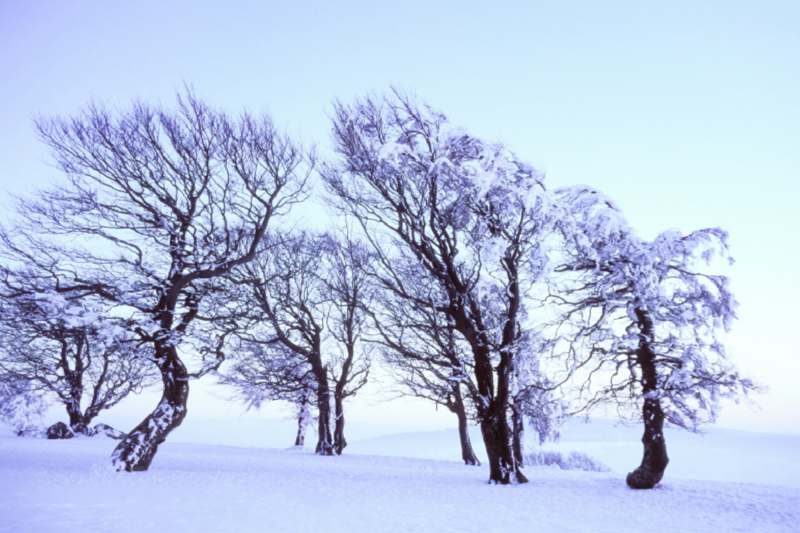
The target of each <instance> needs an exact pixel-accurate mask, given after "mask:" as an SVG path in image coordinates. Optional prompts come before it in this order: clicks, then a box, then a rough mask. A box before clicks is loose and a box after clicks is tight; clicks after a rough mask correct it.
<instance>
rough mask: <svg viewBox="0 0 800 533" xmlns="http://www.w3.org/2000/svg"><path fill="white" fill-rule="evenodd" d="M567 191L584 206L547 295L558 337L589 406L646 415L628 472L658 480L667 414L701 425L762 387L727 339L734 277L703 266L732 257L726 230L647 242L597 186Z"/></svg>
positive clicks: (649, 483) (681, 423)
mask: <svg viewBox="0 0 800 533" xmlns="http://www.w3.org/2000/svg"><path fill="white" fill-rule="evenodd" d="M563 194H565V195H569V196H571V197H572V198H573V199H578V201H583V202H584V203H585V207H586V209H585V210H584V212H583V216H581V217H578V219H577V224H578V228H580V231H574V232H572V233H571V234H570V235H569V238H568V239H567V241H568V242H567V246H566V247H565V249H564V252H565V253H564V261H563V262H562V263H561V264H560V265H559V266H558V267H556V268H555V273H556V274H557V275H559V276H560V277H561V280H560V281H559V282H558V284H557V285H558V286H557V287H555V286H554V291H553V292H552V293H551V295H550V296H549V300H550V302H551V303H553V304H556V305H559V306H560V307H561V309H562V311H563V312H562V313H561V315H560V316H559V319H558V320H557V321H556V322H555V325H556V327H557V328H558V330H559V331H560V332H561V336H560V338H559V339H558V341H557V343H556V345H557V346H561V348H563V349H564V350H565V351H564V353H566V355H567V358H566V360H567V365H568V366H569V367H570V372H569V373H570V374H571V375H572V377H573V379H574V380H576V382H577V383H578V393H579V397H580V398H581V399H582V400H583V408H584V409H591V408H592V407H594V406H597V405H603V404H608V403H611V404H612V405H614V406H616V408H617V410H618V412H619V413H620V414H621V415H623V416H626V417H628V418H632V419H634V420H640V421H642V422H643V424H644V435H643V436H642V443H643V444H644V456H643V458H642V462H641V465H640V466H639V467H638V468H636V469H635V470H634V471H633V472H631V473H630V474H628V476H627V480H626V481H627V483H628V485H629V486H630V487H632V488H637V489H643V488H653V487H654V486H655V485H656V484H657V483H658V482H659V481H660V480H661V478H662V476H663V474H664V470H665V469H666V467H667V463H668V462H669V458H668V456H667V450H666V443H665V440H664V433H663V427H664V422H665V421H666V422H668V423H670V424H672V425H674V426H677V427H680V428H684V429H688V430H690V431H697V430H698V428H699V426H700V425H701V424H703V423H708V422H712V421H713V420H714V419H715V417H716V415H717V413H718V411H719V400H720V399H721V398H725V397H728V398H734V399H736V398H739V397H741V396H746V395H747V393H748V392H750V391H753V390H758V387H757V385H755V384H754V383H753V382H752V381H751V380H749V379H747V378H744V377H742V376H740V375H739V373H738V372H737V371H736V369H735V367H734V365H733V364H732V363H731V361H730V360H729V358H728V356H727V353H726V350H725V347H724V345H723V344H722V339H721V333H722V332H727V331H728V330H729V329H730V327H731V324H732V322H733V320H734V319H735V318H736V313H735V309H736V306H737V303H736V301H735V299H734V297H733V295H732V294H731V292H730V288H729V280H728V278H727V277H725V276H722V275H714V274H708V273H706V272H705V271H704V269H703V268H702V267H703V266H704V265H708V264H709V263H710V261H711V259H712V258H714V257H715V256H720V257H722V258H729V255H728V243H727V234H726V233H725V232H724V231H722V230H720V229H705V230H700V231H696V232H693V233H690V234H688V235H682V234H681V233H680V232H678V231H676V230H672V231H667V232H664V233H662V234H660V235H659V236H658V237H657V238H656V239H655V240H653V241H650V242H648V241H645V240H643V239H641V238H639V237H638V236H637V235H636V234H635V233H634V232H633V231H632V230H631V229H630V228H629V227H628V226H627V223H626V222H625V221H624V219H623V218H622V216H621V214H620V213H619V211H618V209H617V208H616V206H614V205H613V204H612V203H611V202H610V201H609V202H604V201H601V202H597V201H596V199H597V198H598V197H599V196H600V195H599V193H597V192H596V191H591V190H590V189H588V188H575V189H573V190H571V191H566V190H565V191H563ZM581 198H583V200H580V199H581ZM587 198H588V199H589V200H588V202H586V199H587ZM730 261H731V262H732V260H730Z"/></svg>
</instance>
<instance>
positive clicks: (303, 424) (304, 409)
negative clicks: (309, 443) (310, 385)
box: [294, 392, 311, 446]
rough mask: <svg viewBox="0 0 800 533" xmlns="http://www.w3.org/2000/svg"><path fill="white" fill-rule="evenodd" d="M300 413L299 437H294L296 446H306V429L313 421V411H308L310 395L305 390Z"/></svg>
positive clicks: (298, 419) (301, 399) (298, 420)
mask: <svg viewBox="0 0 800 533" xmlns="http://www.w3.org/2000/svg"><path fill="white" fill-rule="evenodd" d="M300 402H301V403H300V413H299V414H298V415H297V437H296V438H295V439H294V445H295V446H305V444H306V430H307V429H308V423H309V422H310V421H311V413H310V412H309V411H308V395H307V394H306V393H305V392H304V393H303V394H302V396H301V397H300Z"/></svg>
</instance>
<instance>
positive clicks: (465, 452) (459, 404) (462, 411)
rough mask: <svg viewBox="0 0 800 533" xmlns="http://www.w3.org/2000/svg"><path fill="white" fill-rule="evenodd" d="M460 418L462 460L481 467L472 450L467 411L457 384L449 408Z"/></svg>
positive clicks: (459, 433)
mask: <svg viewBox="0 0 800 533" xmlns="http://www.w3.org/2000/svg"><path fill="white" fill-rule="evenodd" d="M448 407H449V408H450V410H451V411H452V412H454V413H455V414H456V417H458V438H459V440H460V441H461V459H463V460H464V464H466V465H471V466H480V464H481V462H480V461H479V460H478V457H477V456H476V455H475V450H473V449H472V441H471V440H470V438H469V431H468V429H469V425H468V420H467V409H466V407H465V406H464V398H463V396H462V395H461V386H460V385H458V384H456V386H455V387H453V402H452V403H451V404H450V405H449V406H448Z"/></svg>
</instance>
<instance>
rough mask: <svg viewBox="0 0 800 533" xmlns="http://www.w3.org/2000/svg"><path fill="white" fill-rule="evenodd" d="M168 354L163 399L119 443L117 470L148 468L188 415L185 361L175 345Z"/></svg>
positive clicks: (161, 367) (163, 368)
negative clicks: (160, 445) (158, 451)
mask: <svg viewBox="0 0 800 533" xmlns="http://www.w3.org/2000/svg"><path fill="white" fill-rule="evenodd" d="M166 351H167V358H166V361H165V362H164V363H162V364H159V370H161V380H162V381H163V383H164V392H163V394H162V396H161V401H160V402H159V403H158V407H156V409H155V411H153V412H152V413H151V414H150V415H149V416H148V417H147V418H145V419H144V420H143V421H142V423H141V424H139V425H138V426H136V427H135V428H134V429H133V430H132V431H131V432H130V433H128V435H127V436H126V437H125V438H124V439H122V442H120V443H119V445H117V448H116V449H115V450H114V453H113V454H112V455H111V464H112V465H113V466H114V469H115V470H117V471H118V472H121V471H123V470H124V471H126V472H136V471H141V470H147V469H148V468H149V467H150V463H151V462H152V460H153V457H154V456H155V454H156V451H157V450H158V445H159V444H161V443H162V442H164V439H166V438H167V435H169V433H170V432H171V431H172V430H173V429H175V428H176V427H178V426H180V425H181V422H183V419H184V418H185V417H186V404H187V401H188V400H189V375H188V372H187V370H186V366H184V364H183V362H182V361H181V360H180V359H179V358H178V353H177V350H176V349H175V347H174V346H171V347H169V348H167V349H166Z"/></svg>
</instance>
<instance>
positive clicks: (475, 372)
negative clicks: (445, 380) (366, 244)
mask: <svg viewBox="0 0 800 533" xmlns="http://www.w3.org/2000/svg"><path fill="white" fill-rule="evenodd" d="M333 138H334V143H335V150H336V153H337V155H338V160H337V161H336V162H335V163H332V164H330V165H327V166H325V167H324V168H323V171H322V174H323V179H324V182H325V184H326V186H327V190H328V193H329V194H330V196H331V197H332V204H333V205H334V206H335V207H337V208H338V209H339V210H340V212H342V213H344V214H346V215H348V216H350V217H352V219H353V220H355V221H356V223H357V224H358V225H359V226H360V231H361V232H362V233H363V234H364V235H365V236H366V238H368V239H369V240H370V242H371V243H372V245H373V249H374V252H375V254H376V261H379V268H380V269H381V270H382V274H381V278H382V282H381V283H382V285H383V288H384V289H386V290H390V291H392V292H394V293H395V294H396V295H398V296H399V297H400V298H402V299H404V300H406V301H407V302H414V303H416V304H419V305H430V306H433V308H434V309H435V310H436V311H438V312H441V313H443V314H444V315H445V316H446V317H447V320H448V322H449V323H451V324H452V326H453V328H454V329H455V331H457V332H458V334H459V337H460V338H461V339H463V341H464V342H465V343H466V344H467V345H468V346H469V354H470V358H471V364H470V368H471V373H472V378H473V379H474V381H475V386H476V391H475V392H474V396H473V398H472V401H473V403H474V405H475V406H476V411H477V417H478V419H479V421H480V425H481V431H482V434H483V440H484V444H485V445H486V451H487V455H488V457H489V466H490V478H489V479H490V482H492V483H502V484H510V483H521V482H525V481H526V478H525V476H524V475H523V474H522V472H521V471H520V469H519V464H518V463H517V461H516V460H515V458H514V454H513V451H512V446H511V441H512V435H511V429H510V427H509V423H508V416H509V409H510V405H511V401H512V397H511V388H512V387H511V384H512V380H513V375H514V359H515V357H516V354H517V349H518V341H519V340H520V338H521V333H522V332H521V324H523V323H524V316H525V312H526V311H525V302H524V293H525V291H526V290H527V287H528V285H529V284H530V283H531V282H533V281H535V280H536V279H537V277H538V275H539V274H540V272H541V268H542V266H543V265H544V264H545V263H546V257H545V254H544V249H543V248H541V247H540V246H539V244H540V241H541V240H542V239H543V236H544V235H546V234H547V233H548V231H549V230H550V228H551V227H552V226H553V225H554V224H555V223H556V222H557V220H558V216H557V215H558V213H557V211H558V210H557V209H554V208H553V205H552V203H551V202H550V198H551V196H550V194H549V193H548V192H547V191H546V190H545V189H544V185H543V176H542V175H541V174H540V173H539V172H538V171H536V170H535V169H534V168H533V167H531V166H530V165H528V164H526V163H524V162H522V161H521V160H520V159H519V158H518V157H517V156H516V155H515V154H513V153H512V152H510V151H509V150H508V149H507V148H505V147H504V146H502V145H498V144H494V143H489V142H485V141H482V140H480V139H478V138H475V137H473V136H470V135H468V134H467V133H466V132H465V131H464V130H462V129H458V128H453V127H451V126H450V125H449V124H448V122H447V119H446V117H445V116H444V115H442V114H441V113H439V112H437V111H434V110H433V109H431V108H429V107H427V106H423V105H417V104H416V103H415V102H414V101H413V100H412V99H411V98H409V97H406V96H403V95H398V94H395V95H394V96H393V97H386V98H382V99H376V98H366V99H362V100H357V101H355V102H354V103H353V104H352V105H345V104H343V103H341V102H337V103H336V104H335V107H334V118H333ZM404 260H411V261H413V262H415V263H416V264H417V265H418V266H419V267H420V268H421V269H422V270H423V271H424V272H425V274H426V275H427V276H429V277H430V278H431V279H432V280H435V283H436V285H437V292H436V294H437V297H439V298H440V299H438V300H436V301H434V302H433V303H428V301H427V300H426V298H421V297H420V295H419V294H416V293H414V292H413V291H411V290H407V288H406V285H405V283H404V280H405V278H402V277H399V276H397V275H395V274H394V268H396V266H397V265H399V263H400V262H402V261H404Z"/></svg>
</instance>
